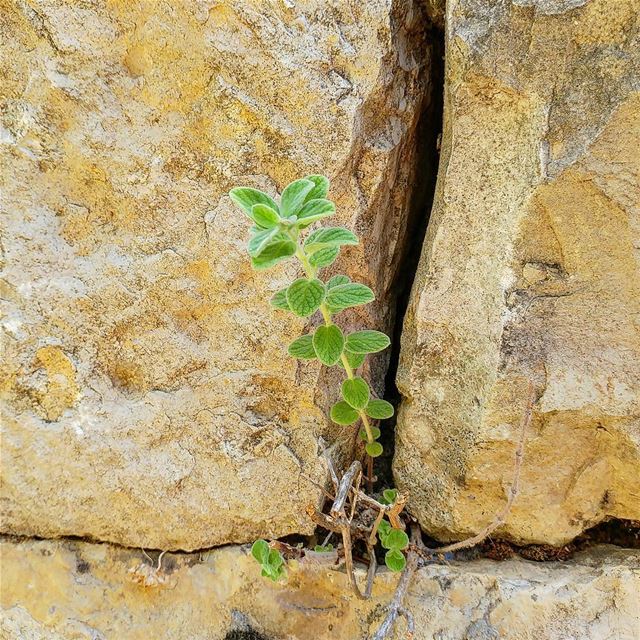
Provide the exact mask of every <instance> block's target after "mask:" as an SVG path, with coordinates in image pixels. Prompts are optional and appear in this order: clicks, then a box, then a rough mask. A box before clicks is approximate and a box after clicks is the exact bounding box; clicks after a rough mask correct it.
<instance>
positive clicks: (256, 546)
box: [251, 540, 269, 564]
mask: <svg viewBox="0 0 640 640" xmlns="http://www.w3.org/2000/svg"><path fill="white" fill-rule="evenodd" d="M251 555H252V556H253V557H254V558H255V559H256V560H257V561H258V562H259V563H260V564H266V563H267V562H268V561H269V543H268V542H267V541H266V540H256V541H255V542H254V543H253V545H251Z"/></svg>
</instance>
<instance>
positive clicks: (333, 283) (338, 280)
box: [327, 274, 351, 289]
mask: <svg viewBox="0 0 640 640" xmlns="http://www.w3.org/2000/svg"><path fill="white" fill-rule="evenodd" d="M350 282H351V278H349V276H343V275H340V274H338V275H337V276H333V278H331V279H330V280H329V282H327V289H332V288H333V287H337V286H338V285H339V284H349V283H350Z"/></svg>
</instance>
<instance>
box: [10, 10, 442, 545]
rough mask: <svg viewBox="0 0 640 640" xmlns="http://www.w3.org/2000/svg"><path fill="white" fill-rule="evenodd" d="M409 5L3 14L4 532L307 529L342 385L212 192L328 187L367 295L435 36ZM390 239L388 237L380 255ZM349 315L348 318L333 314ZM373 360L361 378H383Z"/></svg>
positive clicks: (348, 262) (400, 184) (340, 448)
mask: <svg viewBox="0 0 640 640" xmlns="http://www.w3.org/2000/svg"><path fill="white" fill-rule="evenodd" d="M421 24H422V18H421V15H420V13H419V12H418V10H417V9H416V7H415V6H414V5H413V3H411V2H399V1H398V2H395V1H394V2H387V1H376V2H366V3H359V4H355V5H353V4H349V3H344V2H341V1H330V2H326V1H324V0H323V1H322V2H317V1H315V0H305V1H303V2H296V3H295V4H294V3H292V2H282V3H257V4H256V3H254V2H251V1H249V0H247V1H242V2H239V1H235V0H233V1H231V0H229V1H225V2H210V1H206V0H183V1H180V2H169V3H156V2H151V3H131V2H128V1H114V2H109V3H106V4H105V3H104V2H100V1H98V0H95V1H87V2H81V3H75V2H72V3H69V2H65V1H62V0H47V1H44V2H35V1H33V2H32V1H29V0H25V1H22V0H0V31H1V32H2V44H1V48H2V55H1V56H0V60H1V62H0V65H1V77H2V87H3V88H2V92H1V95H2V128H1V129H0V134H1V135H0V139H1V142H2V145H1V149H2V159H3V166H4V167H5V168H6V170H3V171H2V176H3V181H4V183H3V186H2V196H3V204H2V211H3V218H4V226H5V234H6V235H5V242H4V253H5V255H4V260H5V268H4V274H3V277H4V280H3V283H2V287H3V295H2V297H3V299H4V301H5V302H6V311H5V316H4V321H3V327H4V330H5V337H4V339H3V340H4V344H5V347H6V353H5V357H4V358H3V373H2V378H3V388H4V398H5V403H6V406H5V412H4V419H3V429H4V435H3V445H2V471H3V474H4V479H3V484H2V501H3V518H2V526H3V528H4V531H7V532H12V533H17V534H25V535H38V536H45V537H50V536H59V535H67V534H70V535H77V536H89V537H93V538H97V539H101V540H110V541H116V542H120V543H124V544H127V545H134V546H145V547H157V548H174V549H175V548H182V549H194V548H201V547H206V546H210V545H215V544H221V543H227V542H230V541H240V542H244V541H247V540H250V539H252V538H254V537H256V536H281V535H284V534H287V533H291V532H310V531H311V530H312V529H313V525H312V524H311V522H310V521H309V520H308V519H307V518H306V515H305V513H304V507H305V506H306V505H307V504H308V503H317V502H318V501H319V500H320V492H319V489H318V488H317V487H316V486H314V485H313V484H311V482H310V481H309V480H308V479H307V476H308V477H312V478H315V479H316V480H321V479H322V478H323V477H324V475H325V470H324V467H323V465H322V464H321V462H320V460H319V459H318V455H317V437H318V435H320V434H322V435H324V437H325V438H326V439H327V440H329V441H331V442H335V441H338V445H337V447H336V455H337V456H339V455H340V454H342V455H348V452H349V450H350V449H351V446H352V441H353V439H352V437H351V430H349V429H339V428H336V427H335V425H333V426H332V425H330V424H327V419H326V414H325V409H326V406H327V405H328V404H329V403H331V402H333V401H335V386H334V384H333V383H332V384H331V385H328V384H327V381H326V380H323V379H322V378H321V375H323V374H321V372H320V370H319V368H317V367H314V366H313V365H303V366H296V364H295V362H294V361H292V360H291V359H290V358H289V357H288V356H287V355H286V351H285V345H286V343H287V342H288V340H289V339H290V338H293V337H295V336H296V335H298V334H299V333H300V331H301V330H302V329H303V322H301V321H296V320H291V318H290V317H285V315H284V314H282V313H280V312H274V311H273V310H270V309H269V306H268V303H267V301H268V299H269V297H270V296H271V295H272V294H273V292H274V291H276V290H277V289H279V288H281V287H282V286H283V285H284V284H285V283H287V282H288V281H289V280H291V279H292V278H293V277H294V276H295V275H296V270H295V267H293V266H292V268H283V269H279V270H277V271H276V275H275V277H274V276H273V275H272V274H271V273H269V274H267V275H264V274H257V273H254V272H252V271H251V269H250V266H249V261H248V258H247V255H246V253H245V249H244V247H245V243H246V240H247V236H248V224H247V221H246V220H245V219H241V217H240V216H239V215H238V212H237V211H236V210H235V207H233V206H232V204H231V203H230V201H229V199H228V197H226V195H225V194H226V193H227V191H228V189H229V188H231V187H233V186H236V185H238V184H248V185H254V186H258V187H261V188H264V189H266V190H268V191H270V192H272V193H275V192H276V191H277V190H278V189H282V187H283V186H284V185H285V184H287V182H289V181H290V180H292V179H295V178H297V177H300V176H301V175H305V174H306V173H326V174H327V175H329V177H330V178H331V179H332V182H333V188H332V191H331V194H330V195H331V196H332V197H333V199H334V200H335V201H336V204H337V207H338V211H339V216H338V220H337V222H338V223H343V224H347V225H349V226H350V227H352V228H354V229H355V230H356V231H358V232H359V233H360V234H361V236H362V237H363V239H364V242H365V243H366V246H367V250H366V252H365V251H364V250H363V249H362V248H361V247H360V248H354V249H349V250H348V251H345V252H343V253H344V256H343V258H342V260H341V262H339V263H338V264H337V265H336V270H342V271H344V270H346V272H348V273H351V274H352V275H353V276H357V277H358V278H359V279H360V280H363V281H364V282H366V283H367V284H370V285H371V286H372V287H373V288H374V289H375V290H376V291H377V292H378V293H379V294H380V297H381V299H382V302H380V303H378V304H377V305H376V306H374V307H373V308H372V310H371V311H370V312H369V315H368V316H365V314H362V315H361V316H355V315H351V316H348V314H345V315H346V316H347V321H351V322H352V323H353V324H354V325H357V326H361V325H362V323H363V322H364V321H367V323H368V324H371V325H374V326H377V327H378V328H381V329H382V328H384V327H385V326H387V327H388V326H389V324H390V322H391V317H392V315H393V311H392V305H391V304H390V300H391V298H390V296H389V295H388V290H389V287H390V283H391V282H392V279H393V277H394V275H395V274H394V269H395V268H396V261H395V260H394V256H396V254H397V252H398V251H399V250H400V249H401V247H402V245H403V243H404V241H405V234H406V217H405V211H406V208H407V206H406V205H407V200H408V198H409V196H410V189H409V188H408V185H410V184H411V183H412V182H413V177H412V171H413V169H412V167H413V164H414V163H413V161H412V158H413V156H414V153H415V146H416V144H415V128H416V125H417V120H418V117H419V115H420V112H421V110H422V106H423V102H424V101H425V100H426V97H427V78H426V71H427V68H428V64H425V60H426V58H427V56H428V54H429V49H428V44H427V43H426V42H425V41H424V36H423V34H422V32H421ZM381 234H384V239H385V241H384V242H376V241H375V240H377V239H378V238H379V237H380V236H381ZM349 319H350V320H349ZM384 364H385V363H384V356H381V357H380V358H378V359H377V360H375V361H374V371H373V381H374V383H375V384H376V386H377V387H378V388H380V386H381V384H382V375H381V374H382V371H383V369H384Z"/></svg>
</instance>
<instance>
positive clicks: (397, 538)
mask: <svg viewBox="0 0 640 640" xmlns="http://www.w3.org/2000/svg"><path fill="white" fill-rule="evenodd" d="M381 542H382V546H383V547H384V548H385V549H406V548H407V547H408V546H409V536H408V535H407V534H406V533H405V532H404V531H403V530H402V529H393V528H392V529H391V530H390V531H389V532H388V533H386V534H385V536H384V540H381Z"/></svg>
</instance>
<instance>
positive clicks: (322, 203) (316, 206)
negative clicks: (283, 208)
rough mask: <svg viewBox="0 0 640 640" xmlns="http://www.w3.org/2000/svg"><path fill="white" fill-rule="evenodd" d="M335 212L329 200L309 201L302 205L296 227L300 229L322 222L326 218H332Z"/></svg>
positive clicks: (334, 207)
mask: <svg viewBox="0 0 640 640" xmlns="http://www.w3.org/2000/svg"><path fill="white" fill-rule="evenodd" d="M335 212H336V205H335V204H333V202H331V200H324V199H322V198H318V199H316V200H309V199H307V201H306V202H305V203H304V205H303V206H302V209H300V211H298V213H297V216H298V226H299V227H300V228H301V229H304V228H305V227H308V226H309V225H310V224H313V223H314V222H317V221H318V220H322V218H326V217H327V216H332V215H333V214H334V213H335Z"/></svg>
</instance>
